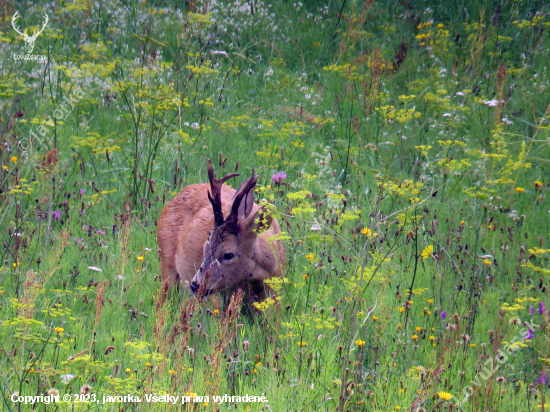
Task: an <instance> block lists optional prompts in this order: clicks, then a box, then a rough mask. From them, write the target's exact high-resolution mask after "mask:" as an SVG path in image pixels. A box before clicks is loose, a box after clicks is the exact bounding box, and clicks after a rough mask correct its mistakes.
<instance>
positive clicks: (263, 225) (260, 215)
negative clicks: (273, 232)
mask: <svg viewBox="0 0 550 412" xmlns="http://www.w3.org/2000/svg"><path fill="white" fill-rule="evenodd" d="M272 222H273V216H272V215H271V213H270V212H269V210H268V208H267V207H265V206H262V207H260V209H258V211H257V212H256V213H254V214H253V215H250V216H248V218H247V219H246V220H245V221H244V222H243V226H244V227H245V230H246V232H248V233H254V234H259V233H262V232H264V231H266V230H267V229H269V228H270V227H271V223H272Z"/></svg>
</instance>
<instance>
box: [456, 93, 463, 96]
mask: <svg viewBox="0 0 550 412" xmlns="http://www.w3.org/2000/svg"><path fill="white" fill-rule="evenodd" d="M456 95H457V96H464V93H462V92H457V94H456Z"/></svg>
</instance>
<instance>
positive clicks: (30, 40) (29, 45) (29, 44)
mask: <svg viewBox="0 0 550 412" xmlns="http://www.w3.org/2000/svg"><path fill="white" fill-rule="evenodd" d="M20 17H21V16H20V15H19V12H18V11H16V12H15V14H14V15H13V17H12V18H11V25H12V27H13V29H14V30H15V31H16V33H19V34H20V35H21V36H23V40H24V41H25V43H26V45H25V50H26V51H27V54H31V53H32V50H33V49H34V42H35V41H36V39H37V38H38V36H39V35H40V33H42V32H43V31H44V29H45V28H46V25H47V24H48V21H49V18H48V15H47V14H46V13H44V25H43V26H42V28H41V29H40V30H39V31H38V30H34V32H33V34H32V36H29V35H28V34H27V29H25V31H24V32H22V31H21V30H19V28H18V27H17V19H19V18H20Z"/></svg>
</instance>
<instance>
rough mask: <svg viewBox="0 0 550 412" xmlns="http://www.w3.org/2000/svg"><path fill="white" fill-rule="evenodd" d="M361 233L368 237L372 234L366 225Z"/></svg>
mask: <svg viewBox="0 0 550 412" xmlns="http://www.w3.org/2000/svg"><path fill="white" fill-rule="evenodd" d="M361 233H362V234H364V235H365V236H366V237H369V236H370V235H372V230H370V229H369V228H368V227H366V228H364V229H363V230H362V231H361Z"/></svg>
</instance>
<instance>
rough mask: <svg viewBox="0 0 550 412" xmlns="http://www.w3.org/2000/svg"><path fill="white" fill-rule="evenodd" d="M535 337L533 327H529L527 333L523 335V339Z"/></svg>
mask: <svg viewBox="0 0 550 412" xmlns="http://www.w3.org/2000/svg"><path fill="white" fill-rule="evenodd" d="M534 337H535V334H534V332H533V329H527V334H526V335H525V336H524V337H523V339H533V338H534Z"/></svg>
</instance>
